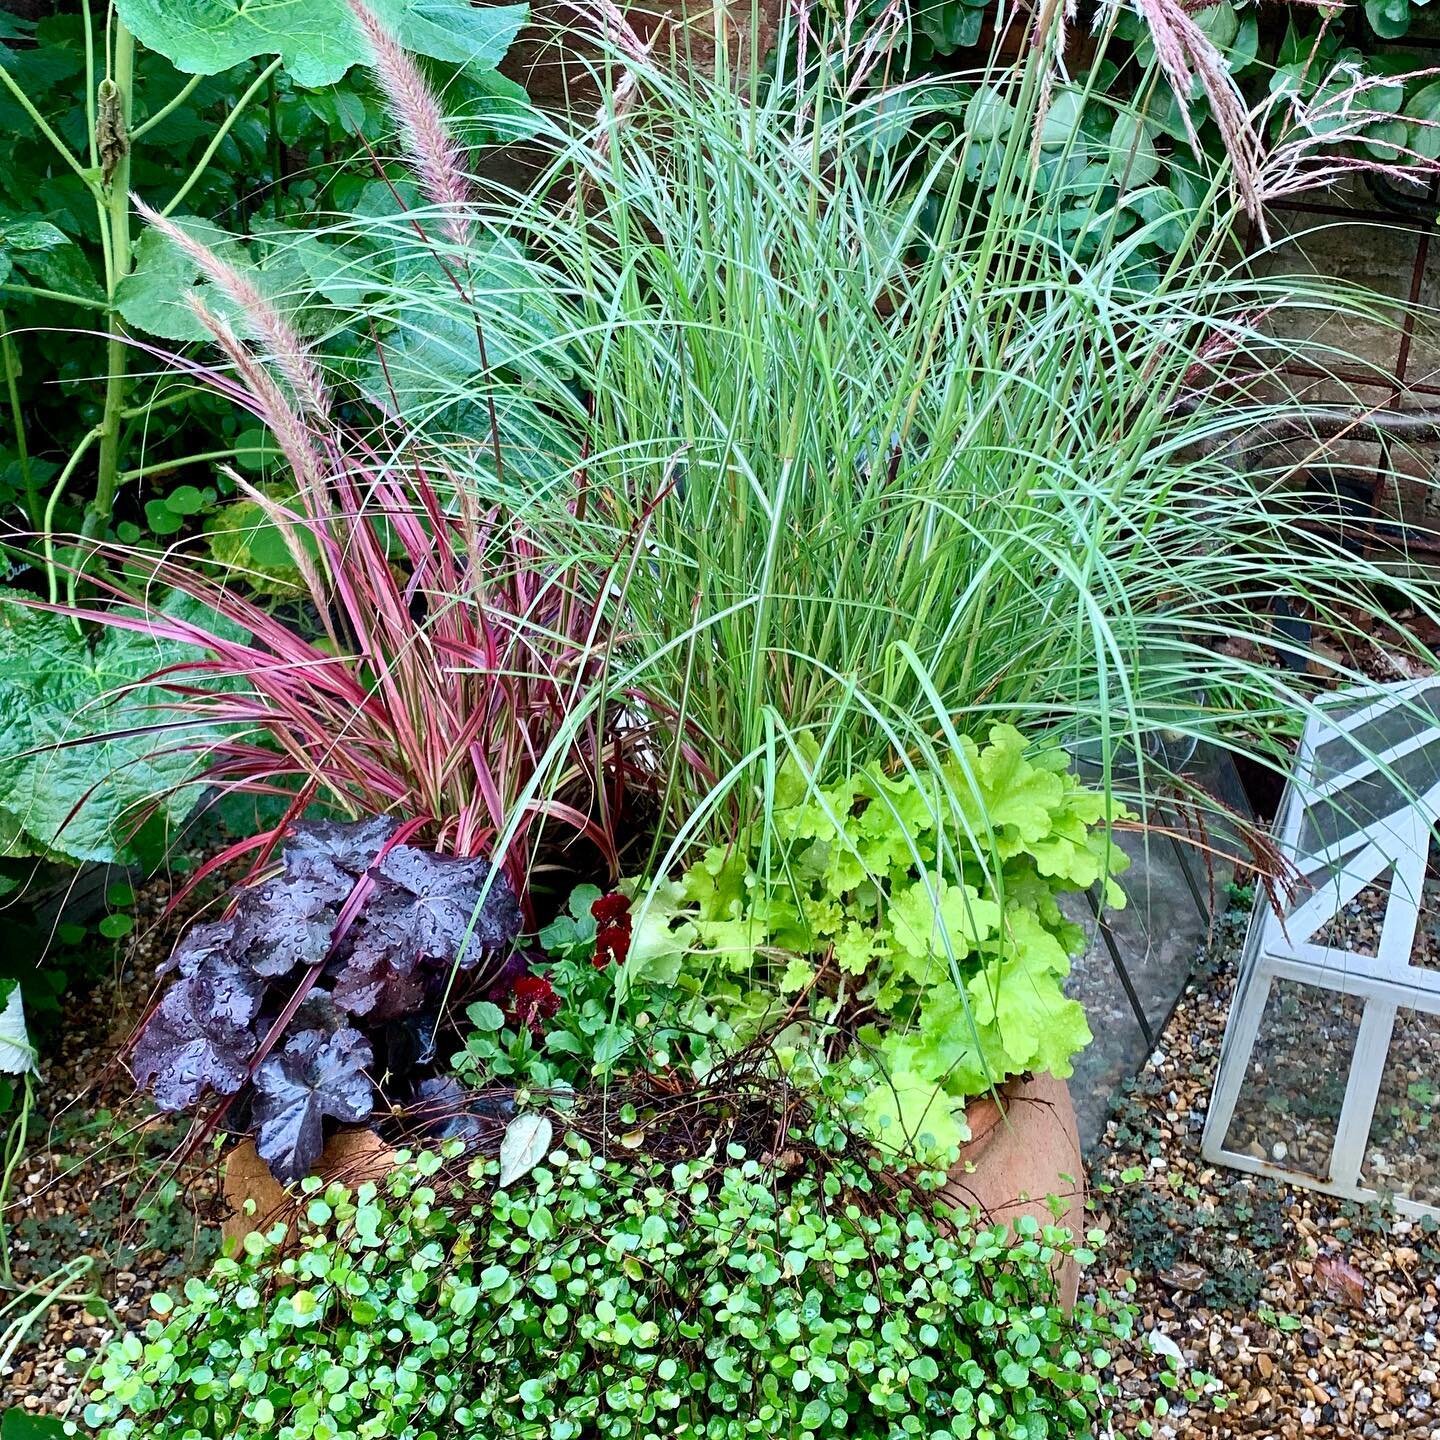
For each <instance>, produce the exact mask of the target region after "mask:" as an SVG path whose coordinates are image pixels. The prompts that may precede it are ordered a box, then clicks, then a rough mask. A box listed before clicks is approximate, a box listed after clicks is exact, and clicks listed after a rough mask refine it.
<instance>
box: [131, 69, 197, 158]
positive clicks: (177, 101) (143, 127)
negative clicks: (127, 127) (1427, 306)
mask: <svg viewBox="0 0 1440 1440" xmlns="http://www.w3.org/2000/svg"><path fill="white" fill-rule="evenodd" d="M203 79H205V76H203V75H192V76H191V77H190V78H189V80H187V81H186V82H185V85H184V87H183V88H182V89H181V91H180V93H179V94H178V95H177V96H176V97H175V98H174V99H173V100H170V101H167V102H166V103H165V104H164V105H162V106H161V107H160V108H159V109H158V110H157V111H156V112H155V113H154V114H153V115H149V116H147V117H146V118H145V119H144V120H142V121H141V122H140V123H139V124H138V125H137V126H136V127H135V128H134V129H133V130H132V131H131V132H130V140H131V143H132V144H133V143H134V142H135V141H136V140H138V139H139V138H140V137H141V136H142V135H144V134H146V133H147V132H148V131H150V130H153V129H154V128H155V126H157V125H158V124H160V122H161V121H162V120H166V119H168V118H169V117H170V116H171V115H173V114H174V113H175V111H177V110H178V109H179V108H180V107H181V106H182V105H183V104H184V103H185V102H186V101H187V100H188V99H189V98H190V97H191V96H192V95H193V94H194V93H195V90H196V88H197V87H198V86H199V84H200V82H201V81H202V80H203Z"/></svg>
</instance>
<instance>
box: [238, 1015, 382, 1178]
mask: <svg viewBox="0 0 1440 1440" xmlns="http://www.w3.org/2000/svg"><path fill="white" fill-rule="evenodd" d="M373 1058H374V1057H373V1053H372V1051H371V1049H370V1044H369V1042H368V1041H367V1040H366V1039H365V1037H364V1036H363V1035H361V1034H360V1032H359V1031H358V1030H351V1029H348V1028H347V1029H343V1030H339V1031H336V1032H335V1033H334V1034H327V1033H326V1032H325V1031H323V1030H302V1031H300V1032H299V1033H298V1034H295V1035H291V1036H290V1037H289V1038H288V1039H287V1040H286V1041H285V1046H284V1048H283V1049H282V1050H281V1051H280V1052H279V1053H278V1054H274V1055H270V1056H267V1057H266V1059H265V1060H264V1061H263V1062H262V1063H261V1065H260V1068H259V1069H258V1070H257V1071H256V1073H255V1092H256V1093H255V1101H254V1112H255V1122H256V1138H255V1148H256V1150H257V1151H258V1152H259V1154H260V1158H261V1159H262V1160H264V1161H265V1163H266V1164H267V1165H269V1167H270V1169H271V1172H272V1173H273V1174H274V1175H275V1177H276V1178H277V1179H279V1180H299V1179H301V1178H302V1177H303V1176H305V1175H308V1174H310V1172H311V1171H312V1170H313V1169H314V1167H315V1164H316V1162H317V1161H318V1160H319V1159H320V1152H321V1151H322V1150H323V1149H324V1148H325V1132H324V1121H325V1119H326V1118H327V1117H329V1118H331V1119H334V1120H343V1121H350V1122H352V1123H353V1122H359V1121H361V1120H368V1119H369V1118H370V1111H371V1108H372V1106H373V1104H374V1090H373V1088H372V1086H371V1084H370V1080H369V1078H368V1077H367V1076H366V1074H365V1071H366V1068H367V1067H368V1066H369V1065H370V1064H371V1063H372V1060H373Z"/></svg>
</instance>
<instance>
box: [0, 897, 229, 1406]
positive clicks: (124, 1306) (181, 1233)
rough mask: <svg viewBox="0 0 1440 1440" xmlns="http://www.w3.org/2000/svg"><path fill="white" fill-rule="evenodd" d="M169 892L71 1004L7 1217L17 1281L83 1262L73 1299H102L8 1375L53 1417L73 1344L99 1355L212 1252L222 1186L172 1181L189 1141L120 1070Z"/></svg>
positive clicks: (19, 1393)
mask: <svg viewBox="0 0 1440 1440" xmlns="http://www.w3.org/2000/svg"><path fill="white" fill-rule="evenodd" d="M167 890H168V887H163V888H162V887H159V886H157V887H154V888H153V889H151V890H150V891H148V892H145V893H142V894H140V895H139V896H138V897H137V905H136V911H135V914H136V935H137V937H138V938H137V939H136V940H135V941H134V942H133V943H131V944H130V945H129V946H128V947H127V949H126V952H125V954H124V956H123V966H122V967H121V968H120V969H119V971H118V973H116V974H114V975H112V976H110V977H107V978H106V979H104V980H101V981H98V982H96V983H94V984H92V985H91V986H90V987H89V988H88V989H87V990H85V991H84V992H83V993H71V994H70V995H69V996H68V997H67V1000H66V1007H67V1008H66V1017H65V1024H64V1027H63V1030H62V1031H61V1033H60V1035H59V1036H58V1037H57V1038H58V1044H57V1046H56V1048H55V1049H54V1050H53V1051H52V1052H51V1053H50V1054H48V1055H47V1056H46V1057H45V1061H44V1064H43V1067H42V1071H41V1082H42V1083H41V1086H40V1092H39V1104H40V1106H41V1107H42V1113H41V1114H39V1115H37V1116H36V1117H34V1119H33V1120H32V1123H31V1129H30V1143H29V1145H28V1147H27V1150H26V1157H25V1160H24V1161H23V1162H22V1165H21V1168H20V1171H19V1174H18V1176H17V1183H16V1185H15V1195H14V1197H13V1199H12V1203H11V1207H10V1209H9V1210H8V1212H7V1214H6V1217H5V1218H6V1224H7V1227H8V1230H9V1235H10V1240H11V1263H12V1265H13V1267H14V1273H15V1279H16V1280H17V1281H18V1282H20V1283H22V1284H24V1283H31V1282H37V1281H41V1280H43V1279H44V1278H45V1277H46V1276H47V1275H50V1274H52V1273H53V1272H54V1271H55V1270H56V1269H57V1268H58V1267H59V1266H61V1265H63V1264H65V1263H66V1262H68V1261H71V1260H74V1259H76V1258H77V1257H80V1256H88V1257H90V1258H91V1260H92V1262H93V1268H92V1270H91V1271H90V1273H89V1275H88V1276H86V1277H85V1278H84V1279H83V1280H82V1281H81V1282H80V1283H79V1284H78V1285H76V1286H75V1287H73V1289H72V1293H76V1292H79V1293H81V1294H85V1293H88V1294H90V1295H91V1296H93V1297H94V1298H93V1299H92V1300H90V1301H89V1302H88V1303H86V1302H82V1301H79V1300H77V1301H74V1302H68V1303H67V1302H63V1301H62V1302H61V1303H59V1304H57V1305H55V1306H54V1307H53V1308H51V1309H50V1310H49V1311H48V1313H47V1314H46V1316H45V1319H44V1322H43V1323H42V1324H37V1325H36V1326H35V1327H34V1328H33V1329H32V1330H31V1331H30V1334H29V1336H28V1337H27V1339H26V1341H25V1342H24V1343H23V1344H22V1345H21V1346H20V1347H19V1349H18V1350H17V1352H16V1354H15V1356H14V1357H13V1359H12V1361H11V1363H10V1365H9V1366H8V1367H7V1368H6V1369H5V1370H0V1397H3V1400H4V1402H5V1403H8V1404H16V1405H23V1406H24V1407H25V1408H26V1409H29V1410H34V1411H39V1412H42V1413H46V1414H55V1413H58V1412H59V1411H60V1410H61V1409H62V1407H63V1406H64V1405H65V1403H66V1402H67V1401H68V1400H69V1398H70V1396H71V1394H72V1392H73V1390H74V1386H75V1379H76V1377H75V1375H74V1374H73V1373H72V1372H71V1368H70V1367H69V1365H68V1364H67V1363H66V1361H65V1358H64V1357H65V1352H66V1351H67V1350H69V1349H70V1348H71V1347H73V1346H79V1347H80V1348H82V1349H84V1350H86V1351H88V1352H91V1353H93V1352H94V1351H95V1350H96V1349H97V1348H98V1346H99V1345H100V1344H101V1343H102V1342H103V1341H104V1340H106V1339H108V1338H109V1336H110V1335H111V1334H113V1333H114V1330H115V1328H116V1327H115V1322H116V1320H119V1321H120V1322H122V1323H124V1322H126V1321H128V1320H131V1319H135V1320H138V1319H139V1318H141V1317H143V1315H144V1314H145V1313H146V1311H147V1307H148V1297H149V1295H150V1293H151V1292H152V1291H153V1290H155V1289H157V1288H160V1287H164V1286H167V1285H169V1284H171V1283H172V1282H173V1281H174V1280H175V1279H176V1277H179V1276H183V1275H184V1274H185V1273H187V1271H188V1270H190V1269H191V1268H193V1267H194V1266H196V1265H199V1264H203V1263H205V1262H206V1261H208V1260H209V1258H210V1257H211V1256H212V1255H213V1254H214V1253H215V1251H216V1242H215V1239H214V1236H215V1233H216V1232H215V1231H214V1230H213V1229H211V1228H210V1226H209V1224H208V1223H207V1222H208V1221H210V1220H211V1219H213V1218H215V1216H216V1201H215V1195H216V1192H217V1177H216V1174H215V1172H214V1167H213V1164H212V1163H210V1162H209V1160H208V1157H207V1160H206V1162H204V1163H195V1164H191V1165H189V1166H187V1167H186V1168H185V1170H184V1171H182V1172H181V1173H179V1174H178V1175H177V1174H176V1173H175V1170H174V1165H173V1163H172V1157H173V1155H174V1153H175V1150H176V1147H177V1145H178V1144H179V1142H180V1140H181V1139H182V1138H183V1129H179V1128H177V1127H176V1126H175V1125H174V1124H173V1123H171V1122H170V1121H169V1120H168V1118H167V1117H162V1116H158V1115H155V1114H154V1113H153V1112H152V1111H151V1110H150V1108H149V1107H148V1106H146V1105H144V1104H143V1103H142V1102H141V1101H140V1100H139V1099H138V1098H137V1097H136V1095H135V1093H134V1086H133V1084H132V1082H131V1080H130V1077H129V1075H128V1073H127V1072H126V1071H125V1070H124V1069H123V1068H122V1067H121V1066H119V1065H118V1064H117V1063H116V1060H115V1057H116V1055H117V1054H118V1052H119V1049H120V1045H121V1043H122V1042H123V1041H124V1039H125V1038H126V1036H128V1035H129V1033H130V1031H131V1029H132V1028H133V1026H134V1025H135V1022H136V1021H137V1020H138V1018H139V1017H140V1015H141V1014H142V1013H143V1010H144V1006H145V1004H146V1001H147V999H148V997H149V993H150V990H151V987H152V984H153V980H154V972H155V966H156V964H157V963H158V962H159V960H160V958H161V957H162V955H163V954H164V953H165V952H166V951H167V950H168V948H169V943H170V938H171V936H172V935H173V933H174V931H173V927H172V926H170V925H168V924H166V925H161V924H160V922H159V916H160V910H161V908H162V906H163V903H164V899H165V895H166V893H167Z"/></svg>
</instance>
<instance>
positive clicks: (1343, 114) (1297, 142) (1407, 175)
mask: <svg viewBox="0 0 1440 1440" xmlns="http://www.w3.org/2000/svg"><path fill="white" fill-rule="evenodd" d="M1436 76H1440V67H1433V66H1432V67H1430V68H1428V69H1423V70H1410V71H1405V72H1404V73H1402V74H1387V75H1365V74H1362V73H1360V72H1359V71H1358V70H1357V68H1356V67H1355V66H1354V65H1350V64H1345V63H1341V64H1339V65H1336V66H1335V67H1334V68H1333V69H1331V70H1330V71H1329V72H1328V73H1327V74H1326V75H1325V76H1323V77H1322V78H1321V80H1320V82H1319V84H1318V85H1317V86H1316V87H1315V90H1314V94H1313V98H1311V99H1309V100H1307V99H1305V98H1303V97H1302V96H1301V95H1300V94H1298V93H1296V92H1295V91H1293V90H1290V89H1281V90H1279V91H1277V92H1276V93H1275V94H1274V95H1272V96H1271V97H1270V100H1269V101H1268V102H1267V104H1266V105H1265V106H1264V107H1262V110H1261V117H1262V123H1269V122H1270V121H1271V119H1272V117H1276V118H1278V122H1279V123H1278V126H1277V128H1278V129H1279V131H1280V136H1279V139H1278V140H1277V141H1276V142H1275V144H1274V145H1273V146H1272V147H1271V148H1270V151H1269V153H1268V154H1267V155H1266V157H1265V161H1264V164H1263V166H1262V169H1261V177H1260V198H1261V200H1262V202H1264V203H1266V204H1270V203H1272V202H1274V201H1276V200H1282V199H1285V198H1287V197H1290V196H1294V195H1302V194H1306V193H1308V192H1311V191H1315V190H1319V189H1322V188H1323V187H1325V186H1327V185H1333V184H1335V183H1336V182H1338V181H1340V180H1342V179H1344V178H1345V177H1346V176H1347V175H1353V174H1355V173H1357V172H1358V173H1362V174H1370V175H1383V176H1385V177H1386V178H1387V179H1389V180H1391V181H1393V182H1394V183H1396V184H1398V185H1402V186H1411V187H1418V186H1423V185H1424V184H1425V183H1427V182H1428V181H1429V180H1430V179H1432V178H1433V177H1434V176H1435V175H1436V174H1440V161H1437V159H1436V157H1435V154H1434V153H1432V152H1433V150H1434V149H1440V146H1435V145H1434V143H1433V142H1434V138H1435V137H1434V135H1433V134H1431V135H1430V142H1431V143H1429V144H1427V145H1426V146H1425V147H1424V148H1419V147H1417V146H1416V145H1415V144H1407V143H1406V142H1405V141H1394V140H1385V141H1383V142H1382V141H1379V140H1377V139H1376V137H1375V134H1374V127H1375V126H1377V125H1381V124H1386V123H1387V122H1390V121H1393V120H1394V119H1395V114H1394V111H1393V110H1390V109H1387V108H1385V107H1384V106H1383V105H1382V104H1380V103H1377V101H1376V99H1375V98H1373V97H1375V96H1376V95H1377V93H1378V92H1379V91H1382V90H1390V89H1392V87H1394V86H1405V87H1408V86H1410V85H1413V84H1416V83H1418V82H1420V81H1429V80H1433V79H1434V78H1435V77H1436ZM1405 125H1406V127H1407V129H1408V127H1413V128H1414V130H1415V131H1416V132H1418V133H1419V134H1421V135H1423V134H1425V133H1426V132H1434V131H1435V130H1437V129H1440V123H1437V122H1436V121H1434V120H1427V119H1423V118H1411V117H1408V116H1407V117H1406V119H1405ZM1346 146H1353V147H1355V148H1354V151H1353V152H1352V151H1347V150H1346V149H1345V148H1344V147H1346ZM1377 152H1379V153H1377Z"/></svg>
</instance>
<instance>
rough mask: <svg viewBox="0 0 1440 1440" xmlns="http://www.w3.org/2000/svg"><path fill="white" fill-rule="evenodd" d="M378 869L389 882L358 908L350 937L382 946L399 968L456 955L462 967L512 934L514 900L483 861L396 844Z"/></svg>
mask: <svg viewBox="0 0 1440 1440" xmlns="http://www.w3.org/2000/svg"><path fill="white" fill-rule="evenodd" d="M380 874H381V875H382V876H383V877H384V879H385V880H386V881H388V882H389V884H388V885H386V886H384V887H383V888H381V889H379V890H377V893H376V894H375V896H374V897H373V898H372V899H371V902H370V903H369V904H368V905H367V906H366V907H365V929H366V931H367V932H368V933H367V935H366V936H362V937H358V938H357V942H356V943H357V947H358V946H359V945H360V944H361V943H362V942H363V943H368V944H370V945H384V946H386V947H388V949H389V950H390V953H391V957H392V962H393V963H394V965H395V967H396V968H397V969H399V970H405V969H406V968H408V967H411V966H414V965H416V964H418V963H420V962H422V961H431V962H434V963H437V964H442V965H449V964H451V963H452V962H453V961H455V960H456V959H457V958H458V959H459V960H460V963H461V965H462V966H464V967H466V968H469V967H470V966H472V965H475V964H477V963H478V962H479V960H480V958H481V956H482V955H486V954H489V953H492V952H494V951H496V950H499V949H500V948H501V947H503V946H506V945H509V944H510V943H511V942H512V941H513V940H514V939H515V937H516V936H517V935H518V934H519V933H520V925H521V917H520V906H519V903H518V902H517V901H516V899H515V894H514V892H513V891H512V890H511V889H510V884H509V882H508V881H507V880H506V879H505V876H504V875H503V874H502V873H500V872H498V871H493V870H492V867H491V865H490V862H489V861H488V860H478V859H472V860H464V859H459V858H457V857H455V856H451V855H435V854H433V853H431V852H430V851H428V850H417V849H415V848H414V847H413V846H411V845H397V846H396V847H395V848H394V849H393V850H392V851H391V852H390V853H389V854H388V855H387V856H386V857H385V859H384V860H383V861H382V862H381V865H380ZM487 886H488V893H487ZM482 897H483V903H482Z"/></svg>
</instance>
